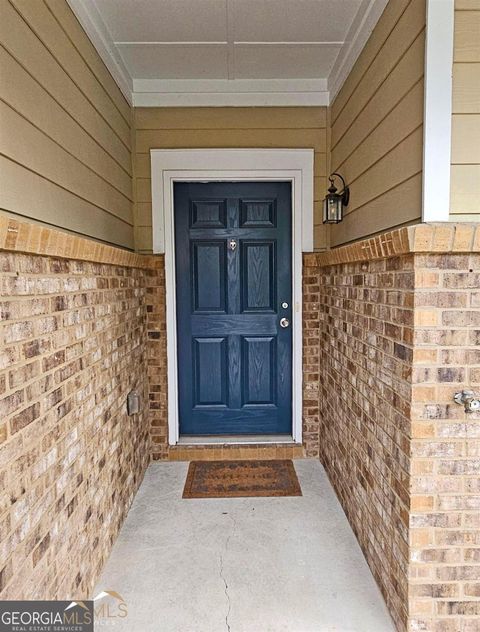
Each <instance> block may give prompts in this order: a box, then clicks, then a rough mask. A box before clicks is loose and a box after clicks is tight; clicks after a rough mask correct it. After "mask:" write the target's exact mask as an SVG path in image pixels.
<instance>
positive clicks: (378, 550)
mask: <svg viewBox="0 0 480 632" xmlns="http://www.w3.org/2000/svg"><path fill="white" fill-rule="evenodd" d="M317 283H318V286H319V332H320V336H319V341H318V343H319V367H318V370H319V373H320V392H319V402H320V440H319V445H320V460H321V461H322V463H323V465H324V466H325V468H326V470H327V473H328V475H329V478H330V480H331V482H332V484H333V486H334V487H335V491H336V493H337V495H338V497H339V499H340V502H341V503H342V506H343V508H344V510H345V513H346V515H347V517H348V519H349V521H350V524H351V526H352V528H353V531H354V532H355V535H356V537H357V539H358V541H359V543H360V546H361V547H362V549H363V552H364V554H365V557H366V558H367V561H368V563H369V565H370V568H371V570H372V573H373V575H374V576H375V578H376V580H377V583H378V585H379V586H380V588H381V590H382V593H383V595H384V598H385V601H386V602H387V605H388V607H389V609H390V612H391V614H392V617H393V619H394V621H395V622H396V624H397V626H398V628H399V629H405V626H406V620H407V601H408V581H407V574H408V511H409V469H410V458H409V436H410V396H411V384H410V378H411V370H412V369H411V361H412V338H413V283H414V271H413V256H412V255H408V256H404V257H394V258H391V259H381V260H373V261H368V262H359V263H345V264H342V265H335V266H329V267H324V268H320V269H318V277H317Z"/></svg>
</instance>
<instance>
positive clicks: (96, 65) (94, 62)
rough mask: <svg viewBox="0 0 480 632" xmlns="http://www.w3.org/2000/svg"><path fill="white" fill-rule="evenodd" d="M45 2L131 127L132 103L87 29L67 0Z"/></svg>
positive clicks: (48, 0) (46, 0)
mask: <svg viewBox="0 0 480 632" xmlns="http://www.w3.org/2000/svg"><path fill="white" fill-rule="evenodd" d="M45 3H46V5H47V6H48V8H49V9H50V11H51V12H52V14H53V15H54V16H55V19H56V20H58V22H59V24H60V26H61V27H62V28H63V30H64V31H65V33H66V34H67V36H68V38H69V39H70V41H71V42H72V44H73V46H75V48H76V49H77V51H78V52H79V53H80V55H81V56H82V58H83V59H84V61H85V63H86V64H87V65H88V67H89V68H90V70H91V72H92V73H93V74H94V75H95V77H96V78H97V80H98V82H99V83H100V85H102V86H103V87H104V88H105V90H106V93H107V94H108V96H109V97H110V99H111V100H112V101H113V103H114V104H115V106H116V108H117V109H118V111H119V112H120V113H121V115H122V116H123V118H124V119H125V121H126V122H127V123H128V126H129V127H131V124H132V108H131V106H130V104H129V103H128V102H127V101H126V100H125V97H124V96H123V94H122V91H121V90H120V88H119V87H118V86H117V84H116V83H115V80H114V79H113V77H112V75H111V74H110V73H109V71H108V70H107V68H106V66H105V64H104V63H103V61H102V59H101V58H100V56H99V55H98V52H97V50H96V48H95V47H94V45H93V44H92V42H91V41H90V40H89V38H88V37H85V31H84V30H83V28H82V27H81V26H80V24H79V23H78V20H77V18H76V16H75V15H74V14H73V13H72V11H71V10H70V7H69V6H68V4H67V3H66V2H65V0H45Z"/></svg>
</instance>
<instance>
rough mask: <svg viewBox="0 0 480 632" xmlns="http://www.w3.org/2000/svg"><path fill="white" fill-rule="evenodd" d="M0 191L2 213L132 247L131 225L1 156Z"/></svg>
mask: <svg viewBox="0 0 480 632" xmlns="http://www.w3.org/2000/svg"><path fill="white" fill-rule="evenodd" d="M0 191H1V196H0V210H2V211H8V212H10V213H14V214H15V215H19V216H23V217H25V218H27V219H34V220H36V221H39V222H45V223H46V224H48V225H49V226H55V227H60V228H65V229H67V230H69V231H72V232H74V233H77V234H79V235H84V236H86V237H92V238H94V239H100V240H102V241H105V242H107V243H112V244H113V243H115V244H118V245H121V246H126V247H131V245H132V244H131V238H132V226H131V224H130V223H127V222H125V221H124V220H122V219H121V218H119V217H116V216H115V215H111V214H110V213H108V212H107V211H104V210H103V209H100V208H98V207H96V206H94V205H93V204H91V203H89V202H86V201H85V200H83V199H82V198H79V197H77V196H75V195H72V193H70V192H69V191H67V190H65V189H63V188H62V187H60V186H58V185H57V184H55V183H54V182H50V181H49V180H46V179H45V178H43V177H42V176H40V175H38V174H36V173H34V172H33V171H30V170H29V169H27V168H26V167H24V166H23V165H19V164H18V163H16V162H13V161H11V160H10V159H9V158H5V157H3V156H0ZM62 216H64V217H65V220H64V218H63V217H62Z"/></svg>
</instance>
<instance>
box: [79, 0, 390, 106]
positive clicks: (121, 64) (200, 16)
mask: <svg viewBox="0 0 480 632" xmlns="http://www.w3.org/2000/svg"><path fill="white" fill-rule="evenodd" d="M68 2H69V4H70V6H71V8H72V9H73V11H74V12H75V14H76V15H77V17H78V19H79V21H80V23H81V24H82V26H83V27H84V29H85V31H86V32H87V34H88V36H89V37H90V39H91V40H92V42H93V44H94V45H95V47H96V48H97V50H98V52H99V54H100V55H101V57H102V59H103V60H104V62H105V64H106V65H107V67H108V68H109V70H110V71H111V73H112V75H113V77H114V79H115V80H116V81H117V83H118V85H119V87H120V88H121V89H122V92H123V93H124V94H125V96H126V97H127V98H128V100H129V101H130V102H131V103H133V104H134V105H136V106H224V105H232V106H250V105H251V106H262V105H264V106H269V105H278V106H281V105H283V106H297V105H306V106H315V105H328V104H329V102H330V101H331V95H332V94H333V95H335V94H336V93H337V92H338V90H339V88H340V86H341V84H342V83H343V81H344V80H345V78H346V76H347V75H348V72H349V71H350V69H351V67H352V66H353V64H354V62H355V60H356V59H357V57H358V55H359V53H360V51H361V50H362V48H363V46H364V45H365V42H366V41H367V39H368V37H369V35H370V33H371V31H372V29H373V27H374V26H375V24H376V22H377V20H378V18H379V17H380V15H381V13H382V11H383V9H384V8H385V5H386V4H387V2H388V0H68Z"/></svg>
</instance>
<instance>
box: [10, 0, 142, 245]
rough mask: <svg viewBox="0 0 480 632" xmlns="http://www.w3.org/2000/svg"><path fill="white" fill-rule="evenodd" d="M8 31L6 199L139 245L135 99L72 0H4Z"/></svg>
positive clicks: (21, 208) (49, 219)
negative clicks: (127, 95)
mask: <svg viewBox="0 0 480 632" xmlns="http://www.w3.org/2000/svg"><path fill="white" fill-rule="evenodd" d="M0 40H1V46H0V80H1V87H2V90H1V100H0V122H1V126H2V136H1V139H0V153H1V154H2V155H3V158H2V164H4V169H5V171H4V172H3V173H2V187H1V191H0V209H2V210H3V211H5V212H8V213H11V214H15V216H24V217H26V218H29V219H32V220H35V221H38V222H44V223H46V224H48V225H51V226H55V227H58V228H63V229H65V230H68V231H71V232H75V233H77V234H81V235H85V236H88V237H93V238H95V239H99V240H102V241H106V242H108V243H112V244H115V245H119V246H124V247H128V248H132V247H133V245H134V230H133V192H132V177H131V173H132V164H131V163H132V158H131V148H130V145H131V135H132V132H131V127H132V125H131V108H130V106H129V104H128V103H127V102H126V101H125V99H124V98H123V96H122V95H121V93H120V92H119V90H118V88H117V86H116V85H115V82H114V80H113V79H112V77H111V76H110V74H109V73H108V71H107V69H106V68H105V66H104V65H103V62H102V61H101V60H100V57H99V56H98V54H97V53H96V52H95V51H94V49H93V46H92V44H91V43H90V42H89V40H88V38H87V36H86V34H85V32H84V31H83V29H82V28H81V26H80V24H79V23H78V21H77V20H76V18H75V16H74V15H73V13H72V12H71V9H70V8H69V6H68V4H67V2H66V0H48V3H47V0H35V2H31V1H30V0H2V2H1V4H0ZM7 174H8V175H9V176H10V177H7Z"/></svg>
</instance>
